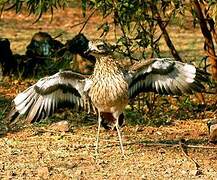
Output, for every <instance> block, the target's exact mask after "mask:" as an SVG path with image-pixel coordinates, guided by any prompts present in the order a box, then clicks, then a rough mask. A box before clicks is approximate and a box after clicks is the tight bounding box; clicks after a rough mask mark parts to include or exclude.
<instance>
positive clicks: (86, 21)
mask: <svg viewBox="0 0 217 180" xmlns="http://www.w3.org/2000/svg"><path fill="white" fill-rule="evenodd" d="M95 12H96V9H94V10H93V12H92V13H91V14H90V15H89V16H88V17H87V19H86V20H85V21H84V22H83V23H84V24H83V26H82V28H81V30H80V31H79V33H78V34H80V33H81V32H82V31H83V29H84V28H85V26H86V25H87V23H88V21H89V20H90V18H91V17H92V16H93V15H94V13H95Z"/></svg>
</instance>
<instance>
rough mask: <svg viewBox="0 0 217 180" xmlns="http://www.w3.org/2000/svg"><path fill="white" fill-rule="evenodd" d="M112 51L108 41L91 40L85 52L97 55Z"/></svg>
mask: <svg viewBox="0 0 217 180" xmlns="http://www.w3.org/2000/svg"><path fill="white" fill-rule="evenodd" d="M111 52H112V50H111V48H110V46H109V44H108V43H106V42H105V41H102V40H97V41H89V42H88V49H87V51H86V52H85V53H88V54H91V55H93V56H97V55H108V54H110V53H111Z"/></svg>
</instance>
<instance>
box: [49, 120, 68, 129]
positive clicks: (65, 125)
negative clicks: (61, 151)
mask: <svg viewBox="0 0 217 180" xmlns="http://www.w3.org/2000/svg"><path fill="white" fill-rule="evenodd" d="M50 129H52V130H54V131H59V132H67V131H69V123H68V121H60V122H57V123H54V124H52V125H51V126H50Z"/></svg>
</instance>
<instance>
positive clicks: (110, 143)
mask: <svg viewBox="0 0 217 180" xmlns="http://www.w3.org/2000/svg"><path fill="white" fill-rule="evenodd" d="M72 17H73V18H72ZM80 17H81V13H80V12H79V11H76V10H75V9H73V10H68V9H67V10H65V11H64V12H61V11H60V12H59V13H58V14H57V15H55V16H54V21H53V23H52V24H49V17H45V19H43V20H41V21H40V22H39V23H37V24H34V25H32V22H33V18H32V17H27V16H26V15H19V16H18V17H17V16H14V15H13V14H12V13H5V14H4V15H3V19H1V20H0V24H1V27H2V28H1V29H0V36H2V37H7V38H9V39H10V40H11V42H12V49H13V51H14V52H17V53H23V52H24V50H25V47H26V45H27V44H28V42H29V41H30V39H31V37H32V35H33V34H34V33H35V32H38V31H39V30H41V31H48V32H49V33H51V34H52V35H53V36H56V35H58V34H59V33H62V34H63V35H62V36H61V37H60V40H62V41H65V40H66V39H68V38H71V37H72V36H73V35H75V34H76V32H78V31H79V30H80V28H81V26H76V27H74V28H71V26H72V25H73V24H76V23H79V22H80ZM100 20H101V19H100V18H98V17H94V19H93V20H92V21H91V23H90V24H89V25H88V26H87V27H86V29H85V31H84V32H85V33H87V35H88V36H89V37H90V38H96V37H98V36H97V35H100V33H99V32H97V31H95V29H96V27H97V24H96V22H97V21H100ZM170 32H171V36H172V38H173V40H174V42H175V45H176V47H177V49H179V50H181V55H182V56H184V55H187V57H195V55H197V56H196V58H197V57H198V56H199V57H202V56H203V52H202V51H201V49H202V47H203V44H202V43H203V40H202V38H201V34H200V32H199V30H198V29H194V30H191V29H186V30H185V31H181V30H177V29H175V30H174V29H173V28H171V29H170ZM173 32H176V33H174V34H173ZM177 32H178V33H179V35H177V34H178V33H177ZM183 37H185V38H186V39H187V40H188V41H183ZM61 38H62V39H61ZM110 38H111V39H112V37H110ZM162 43H163V42H162ZM163 48H165V47H164V46H162V49H163ZM163 50H164V49H163ZM189 51H190V52H191V54H188V53H189ZM167 53H168V52H167V49H166V48H165V54H167ZM0 83H1V84H0V94H1V96H0V109H1V114H0V115H1V119H2V117H4V116H5V114H6V113H5V111H6V112H7V111H8V107H9V104H10V101H11V99H12V98H14V97H15V95H16V94H17V93H18V92H20V91H22V90H24V89H25V88H26V87H28V86H29V85H30V84H32V83H33V81H32V80H26V81H24V82H22V81H20V80H19V81H18V80H10V79H5V80H4V81H2V82H0ZM206 99H207V101H208V104H209V108H208V109H206V110H204V112H201V111H200V112H196V111H194V108H192V109H191V108H189V107H191V104H190V105H189V104H188V105H187V104H183V106H184V107H183V108H182V109H184V110H183V114H184V113H185V112H186V114H188V116H186V118H185V120H180V119H183V118H181V117H180V118H177V116H176V115H177V114H179V113H180V112H179V113H178V112H177V113H176V109H177V110H180V106H179V108H177V107H176V106H178V105H174V104H171V107H170V105H168V103H167V105H163V103H161V104H162V106H161V107H159V108H158V109H157V110H156V112H157V113H159V115H158V117H157V118H158V119H160V120H161V119H164V118H165V117H167V116H166V114H165V113H164V112H165V111H167V113H169V111H168V107H170V108H171V109H173V111H171V112H170V114H169V115H170V116H171V115H172V118H171V122H170V123H169V125H164V126H160V127H152V126H145V125H142V124H139V125H131V123H130V122H128V123H127V124H126V126H125V127H124V128H123V129H122V134H123V141H124V144H125V147H124V148H125V154H126V158H125V159H123V158H122V157H121V153H120V149H119V144H118V139H117V134H116V132H111V131H105V130H102V131H101V136H100V137H101V141H100V154H99V158H98V159H97V161H96V160H95V159H94V156H93V153H94V146H93V145H94V142H95V136H96V129H97V125H96V120H95V119H93V117H90V116H86V115H83V116H79V115H78V113H73V112H69V111H67V112H65V113H63V114H61V115H59V116H58V115H57V116H55V117H54V119H55V121H58V120H68V121H69V122H70V131H69V132H65V133H60V132H57V131H53V130H52V129H51V128H50V126H49V124H46V123H45V124H39V125H33V126H29V127H24V128H22V129H19V130H18V131H15V132H8V133H7V134H4V135H3V136H2V137H1V139H0V178H1V179H167V178H168V179H216V178H217V160H216V158H217V156H216V154H217V149H216V146H214V145H210V144H208V131H207V127H206V121H207V120H208V119H210V118H214V116H215V114H214V111H215V110H216V97H215V96H214V95H213V96H208V95H207V96H206ZM191 102H196V103H197V100H195V97H194V96H191ZM212 104H213V105H212ZM160 111H161V112H160ZM133 117H134V118H135V119H134V121H138V119H136V118H137V116H133ZM182 117H183V115H182ZM143 119H144V118H143ZM130 121H132V116H131V120H130ZM1 124H4V122H3V121H2V122H1ZM2 126H3V125H2ZM3 131H4V130H3ZM180 139H185V140H186V143H187V144H189V145H190V146H191V147H190V148H188V153H189V155H190V156H191V157H192V158H193V159H194V160H195V161H197V162H198V164H199V166H200V170H201V172H202V174H198V175H197V174H196V173H197V171H196V167H195V164H194V163H193V162H192V161H191V160H190V159H189V158H188V157H186V156H185V155H184V154H183V152H182V150H181V148H180V146H179V145H178V144H179V141H180Z"/></svg>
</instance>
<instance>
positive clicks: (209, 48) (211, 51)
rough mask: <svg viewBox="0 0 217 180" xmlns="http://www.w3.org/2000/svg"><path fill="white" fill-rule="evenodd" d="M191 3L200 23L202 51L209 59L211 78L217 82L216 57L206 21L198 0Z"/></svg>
mask: <svg viewBox="0 0 217 180" xmlns="http://www.w3.org/2000/svg"><path fill="white" fill-rule="evenodd" d="M192 2H193V5H194V10H195V12H196V16H197V18H198V20H199V23H200V28H201V32H202V34H203V36H204V39H205V46H204V50H205V51H206V53H207V55H208V57H209V61H210V63H211V73H212V78H213V79H214V80H217V57H216V54H215V47H214V44H213V40H212V34H211V32H210V31H209V29H208V26H207V22H206V19H205V18H204V15H203V12H202V9H201V6H200V3H199V2H198V0H192Z"/></svg>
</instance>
